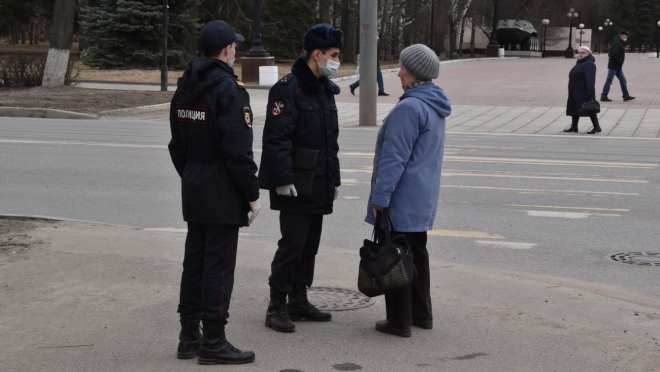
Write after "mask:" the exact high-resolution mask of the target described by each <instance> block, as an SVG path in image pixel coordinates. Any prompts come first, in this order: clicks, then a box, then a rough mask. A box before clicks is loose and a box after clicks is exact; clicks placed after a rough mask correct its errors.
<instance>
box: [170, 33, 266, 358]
mask: <svg viewBox="0 0 660 372" xmlns="http://www.w3.org/2000/svg"><path fill="white" fill-rule="evenodd" d="M199 40H200V47H201V49H202V50H203V52H204V57H201V58H197V59H195V60H194V61H192V62H191V63H190V64H189V65H188V67H186V70H185V72H184V74H183V76H182V77H181V78H179V81H178V83H177V90H176V93H174V97H173V98H172V105H171V109H170V126H171V130H172V140H171V141H170V144H169V146H168V147H169V150H170V155H171V157H172V162H173V163H174V166H175V168H176V170H177V172H178V173H179V176H181V196H182V199H183V219H184V220H185V221H186V222H187V223H188V235H187V237H186V244H185V255H184V259H183V274H182V277H181V292H180V302H179V308H178V312H179V314H180V318H181V333H180V334H179V348H178V351H177V355H178V357H179V358H181V359H190V358H194V357H195V356H196V355H197V354H198V353H199V360H198V361H199V363H200V364H241V363H250V362H252V361H254V353H253V352H252V351H241V350H239V349H236V348H235V347H234V346H232V344H231V343H229V341H227V339H226V337H225V324H226V323H227V318H228V317H229V313H228V310H229V302H230V300H231V293H232V289H233V287H234V268H235V267H236V249H237V245H238V229H239V227H241V226H248V225H249V224H250V223H252V221H253V220H254V218H255V217H256V216H257V213H258V212H259V210H260V208H261V206H260V205H259V184H258V182H257V177H256V172H257V166H256V164H255V163H254V159H253V155H252V109H251V108H250V97H249V96H248V93H247V91H246V90H245V87H244V86H243V83H241V82H240V81H238V79H237V77H236V76H235V75H234V70H233V69H232V67H231V66H232V64H233V63H234V59H235V56H236V43H237V42H242V41H244V38H243V36H241V35H238V34H235V33H234V30H233V29H232V28H231V26H229V25H228V24H227V23H225V22H223V21H212V22H209V23H207V24H206V25H205V26H204V27H203V28H202V30H201V32H200V35H199ZM249 211H252V216H251V218H250V219H249V220H248V212H249ZM200 319H201V322H202V323H203V325H204V335H203V336H202V335H200V332H199V323H200ZM200 342H201V345H200Z"/></svg>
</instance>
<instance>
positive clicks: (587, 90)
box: [564, 46, 601, 134]
mask: <svg viewBox="0 0 660 372" xmlns="http://www.w3.org/2000/svg"><path fill="white" fill-rule="evenodd" d="M578 58H579V59H578V60H577V63H576V64H575V67H573V68H572V69H571V72H570V73H569V74H568V102H567V103H566V116H571V117H572V118H573V122H572V123H571V127H570V128H568V129H565V130H564V132H567V133H570V132H577V131H578V122H579V121H580V110H582V105H583V104H584V103H585V102H588V101H591V100H594V99H595V96H596V63H595V62H596V59H595V58H594V56H593V55H591V49H589V48H588V47H586V46H581V47H579V48H578ZM589 118H590V119H591V123H592V124H593V125H594V128H593V129H592V130H591V131H589V132H587V133H588V134H594V133H598V132H600V131H601V129H600V125H599V124H598V115H597V114H592V115H591V116H589Z"/></svg>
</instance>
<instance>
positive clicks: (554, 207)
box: [504, 204, 630, 212]
mask: <svg viewBox="0 0 660 372" xmlns="http://www.w3.org/2000/svg"><path fill="white" fill-rule="evenodd" d="M504 205H506V206H508V207H532V208H550V209H578V210H581V211H610V212H630V209H625V208H590V207H563V206H559V205H529V204H504Z"/></svg>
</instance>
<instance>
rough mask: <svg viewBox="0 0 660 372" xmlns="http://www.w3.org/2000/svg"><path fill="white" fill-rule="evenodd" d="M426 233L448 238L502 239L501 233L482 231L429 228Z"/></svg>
mask: <svg viewBox="0 0 660 372" xmlns="http://www.w3.org/2000/svg"><path fill="white" fill-rule="evenodd" d="M427 234H428V235H431V236H445V237H450V238H472V239H504V237H503V236H502V235H499V234H490V233H487V232H483V231H463V230H431V231H429V232H427Z"/></svg>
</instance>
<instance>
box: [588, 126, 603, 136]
mask: <svg viewBox="0 0 660 372" xmlns="http://www.w3.org/2000/svg"><path fill="white" fill-rule="evenodd" d="M600 132H602V130H601V129H600V127H594V129H592V130H591V131H590V132H587V134H596V133H600Z"/></svg>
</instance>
